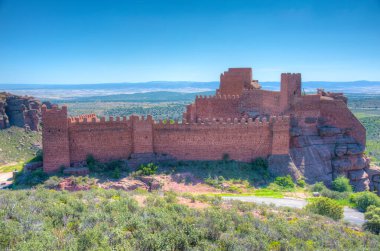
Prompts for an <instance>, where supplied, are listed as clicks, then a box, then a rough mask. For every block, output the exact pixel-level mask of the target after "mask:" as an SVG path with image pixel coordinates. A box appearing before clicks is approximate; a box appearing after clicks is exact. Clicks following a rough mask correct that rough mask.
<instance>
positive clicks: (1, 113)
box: [0, 92, 41, 131]
mask: <svg viewBox="0 0 380 251" xmlns="http://www.w3.org/2000/svg"><path fill="white" fill-rule="evenodd" d="M40 118H41V102H40V101H39V100H37V99H35V98H33V97H29V96H18V95H13V94H11V93H6V92H2V93H0V129H5V128H8V127H10V126H18V127H27V128H30V130H33V131H38V130H39V123H40Z"/></svg>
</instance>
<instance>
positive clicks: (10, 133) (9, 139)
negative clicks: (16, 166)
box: [0, 127, 42, 166]
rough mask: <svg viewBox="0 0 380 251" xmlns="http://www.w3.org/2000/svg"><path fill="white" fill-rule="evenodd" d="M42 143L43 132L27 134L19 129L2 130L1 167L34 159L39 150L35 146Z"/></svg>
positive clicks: (0, 133) (0, 137) (0, 143)
mask: <svg viewBox="0 0 380 251" xmlns="http://www.w3.org/2000/svg"><path fill="white" fill-rule="evenodd" d="M41 141H42V137H41V132H34V131H31V132H26V131H25V130H24V129H23V128H19V127H10V128H8V129H5V130H0V166H1V165H5V164H7V163H12V162H17V163H19V162H21V161H24V162H26V161H28V160H30V159H32V158H34V157H35V156H36V154H37V152H38V150H39V148H37V147H36V146H35V145H40V144H41Z"/></svg>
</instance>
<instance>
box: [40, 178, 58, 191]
mask: <svg viewBox="0 0 380 251" xmlns="http://www.w3.org/2000/svg"><path fill="white" fill-rule="evenodd" d="M60 182H61V179H60V178H59V177H57V176H52V177H50V178H49V179H48V180H46V181H45V182H44V185H43V186H44V187H45V188H49V189H53V188H56V187H58V185H59V183H60Z"/></svg>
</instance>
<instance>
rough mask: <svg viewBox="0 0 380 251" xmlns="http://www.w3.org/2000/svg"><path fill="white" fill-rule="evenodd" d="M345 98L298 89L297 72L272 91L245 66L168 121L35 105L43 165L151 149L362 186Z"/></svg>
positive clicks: (353, 121) (359, 129)
mask: <svg viewBox="0 0 380 251" xmlns="http://www.w3.org/2000/svg"><path fill="white" fill-rule="evenodd" d="M346 102H347V99H346V98H345V97H344V96H343V95H342V94H340V93H326V92H324V91H323V90H318V92H317V93H316V94H311V95H303V94H302V93H301V74H290V73H284V74H281V90H280V91H279V92H277V91H268V90H262V89H261V86H260V84H259V82H258V81H257V80H252V69H251V68H232V69H229V70H228V71H226V72H224V73H223V74H222V75H221V77H220V88H219V89H218V90H216V95H215V96H208V97H203V96H197V97H196V99H195V102H194V103H192V104H190V105H188V106H187V109H186V112H185V113H184V115H183V120H182V121H181V122H179V121H175V122H174V123H173V124H172V123H164V122H163V121H161V120H160V121H154V120H153V119H152V117H151V116H148V117H147V118H144V117H141V118H140V117H137V116H131V117H129V118H126V117H122V118H120V117H116V118H113V117H110V118H109V119H106V118H104V117H102V118H97V117H96V115H95V114H89V115H83V116H79V117H68V115H67V107H65V106H63V107H61V108H59V107H57V106H53V107H51V109H48V108H47V107H46V106H42V121H43V124H44V128H43V151H44V170H45V171H47V172H54V171H58V170H59V168H60V166H62V165H63V166H66V167H69V166H73V165H74V166H75V163H80V162H83V161H84V160H85V159H86V156H87V155H88V154H92V155H93V156H94V157H95V158H96V159H98V160H101V161H107V160H112V159H128V158H131V156H132V157H134V156H152V154H153V155H155V154H156V155H160V156H171V157H173V158H176V159H180V160H218V159H221V158H222V156H223V155H225V154H228V155H229V157H230V158H231V159H234V160H239V161H251V160H252V159H255V158H257V157H264V158H268V161H269V169H270V171H271V172H272V173H274V174H276V175H285V174H291V175H292V177H293V178H295V179H296V178H299V177H301V176H303V177H305V179H306V181H308V182H309V183H314V182H316V181H323V182H325V183H326V184H327V185H329V184H330V183H331V181H332V180H333V179H334V178H335V177H337V176H339V175H344V176H347V177H348V178H350V180H351V182H352V184H353V185H354V187H355V189H356V190H365V189H368V188H369V186H370V181H371V180H370V179H371V177H377V175H378V173H377V172H375V173H374V172H373V170H370V169H369V161H368V159H367V158H366V157H365V156H364V155H363V152H364V147H365V140H366V137H365V135H366V131H365V128H364V127H363V125H362V124H361V123H360V122H359V120H358V119H357V118H356V117H355V116H354V115H353V114H352V113H351V111H350V110H349V109H348V108H347V104H346ZM167 121H168V120H167ZM368 173H370V174H371V177H369V175H368ZM372 188H374V187H373V186H372Z"/></svg>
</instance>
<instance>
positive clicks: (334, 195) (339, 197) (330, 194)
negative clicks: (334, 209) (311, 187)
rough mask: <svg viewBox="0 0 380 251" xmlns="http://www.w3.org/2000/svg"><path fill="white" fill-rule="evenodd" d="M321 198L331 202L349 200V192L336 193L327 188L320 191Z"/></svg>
mask: <svg viewBox="0 0 380 251" xmlns="http://www.w3.org/2000/svg"><path fill="white" fill-rule="evenodd" d="M319 193H320V194H321V196H323V197H327V198H330V199H333V200H345V199H349V198H350V195H351V193H350V192H337V191H332V190H330V189H328V188H325V189H323V190H322V191H320V192H319Z"/></svg>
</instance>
